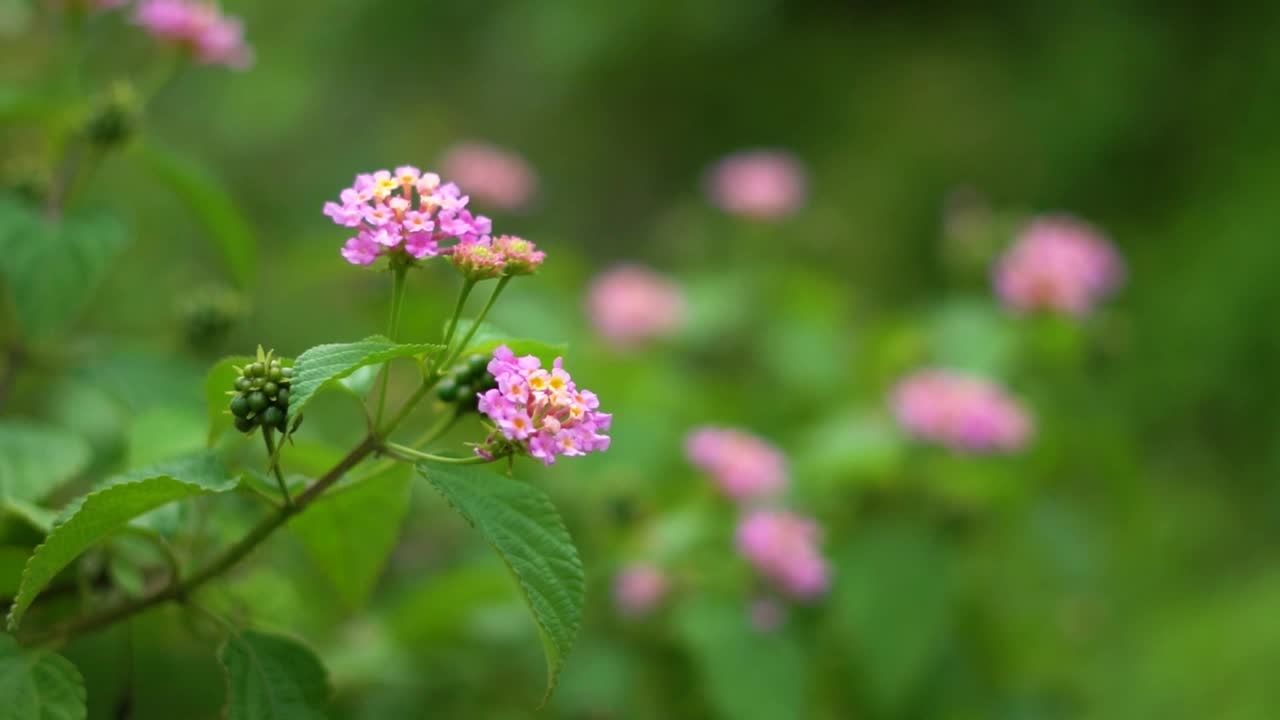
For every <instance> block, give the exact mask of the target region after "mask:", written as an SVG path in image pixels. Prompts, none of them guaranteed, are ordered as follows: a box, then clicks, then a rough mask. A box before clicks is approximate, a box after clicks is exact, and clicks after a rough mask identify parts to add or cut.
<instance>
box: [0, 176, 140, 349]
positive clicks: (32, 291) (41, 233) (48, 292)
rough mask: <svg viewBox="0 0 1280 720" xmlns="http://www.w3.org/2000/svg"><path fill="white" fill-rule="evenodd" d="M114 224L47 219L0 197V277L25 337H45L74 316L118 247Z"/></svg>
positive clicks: (85, 215) (101, 218)
mask: <svg viewBox="0 0 1280 720" xmlns="http://www.w3.org/2000/svg"><path fill="white" fill-rule="evenodd" d="M128 237H129V236H128V233H127V232H126V230H125V227H124V225H123V224H122V223H121V222H120V220H119V219H118V218H116V217H114V216H111V215H107V214H104V213H98V212H68V213H66V214H65V215H63V216H62V217H61V218H58V219H56V220H49V219H46V218H43V217H41V216H40V215H39V214H37V213H35V212H34V211H33V210H32V209H31V208H29V207H26V206H24V205H22V204H21V203H18V202H17V201H15V200H12V199H6V198H0V278H2V279H3V280H4V284H5V286H6V288H7V290H8V293H9V297H10V299H11V300H12V302H13V307H14V311H15V312H16V314H17V317H18V321H19V323H20V324H21V325H22V327H23V331H24V333H25V334H26V335H27V336H28V337H46V336H48V335H51V334H53V333H55V332H57V331H58V330H61V329H63V327H65V326H66V325H67V324H68V323H70V322H71V321H72V320H74V319H75V318H76V316H77V315H79V313H80V311H81V310H82V309H84V306H85V304H86V303H87V302H88V301H89V298H90V297H91V296H92V295H93V292H94V291H95V290H97V288H98V285H99V284H100V283H101V281H102V278H103V277H105V275H106V273H107V270H108V268H109V266H110V264H111V261H112V260H114V259H115V257H116V255H118V254H119V252H120V251H121V250H122V249H123V248H124V246H125V243H126V242H127V241H128Z"/></svg>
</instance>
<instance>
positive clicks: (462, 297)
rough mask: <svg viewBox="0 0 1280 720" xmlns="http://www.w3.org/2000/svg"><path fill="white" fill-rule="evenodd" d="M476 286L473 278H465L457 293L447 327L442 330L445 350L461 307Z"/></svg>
mask: <svg viewBox="0 0 1280 720" xmlns="http://www.w3.org/2000/svg"><path fill="white" fill-rule="evenodd" d="M475 286H476V281H475V280H466V281H464V282H463V283H462V290H461V292H459V293H458V304H457V305H455V306H454V308H453V317H452V318H449V327H448V329H446V330H445V331H444V342H442V343H440V344H441V345H444V347H445V350H446V351H447V350H448V349H449V343H450V342H451V341H452V340H453V333H454V331H455V330H457V329H458V319H459V318H461V317H462V309H463V307H465V306H466V304H467V297H468V296H470V295H471V289H472V288H474V287H475Z"/></svg>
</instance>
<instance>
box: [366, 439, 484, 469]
mask: <svg viewBox="0 0 1280 720" xmlns="http://www.w3.org/2000/svg"><path fill="white" fill-rule="evenodd" d="M386 451H387V454H389V455H391V456H392V457H398V458H400V459H402V460H427V461H429V462H436V463H447V464H449V465H480V464H483V463H491V462H493V460H490V459H488V458H484V457H481V456H479V455H472V456H470V457H460V458H455V457H445V456H443V455H432V454H431V453H424V452H422V451H421V450H414V449H413V448H411V447H406V446H404V445H397V444H395V443H387V446H386Z"/></svg>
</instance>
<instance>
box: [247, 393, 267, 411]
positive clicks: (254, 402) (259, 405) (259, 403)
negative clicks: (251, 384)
mask: <svg viewBox="0 0 1280 720" xmlns="http://www.w3.org/2000/svg"><path fill="white" fill-rule="evenodd" d="M249 409H250V410H252V411H254V412H262V411H263V410H265V409H267V396H266V395H264V394H262V393H260V392H252V393H249Z"/></svg>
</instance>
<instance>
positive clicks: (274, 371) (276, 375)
mask: <svg viewBox="0 0 1280 720" xmlns="http://www.w3.org/2000/svg"><path fill="white" fill-rule="evenodd" d="M267 379H268V380H270V381H272V382H280V381H281V380H283V379H284V373H283V371H281V370H280V366H279V365H272V366H271V369H270V370H268V371H267Z"/></svg>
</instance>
